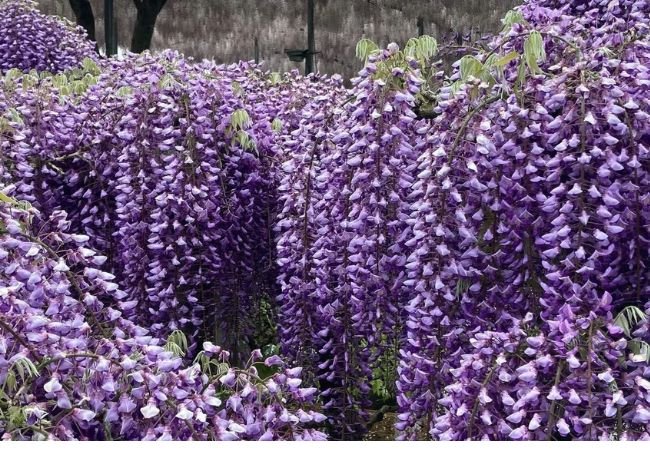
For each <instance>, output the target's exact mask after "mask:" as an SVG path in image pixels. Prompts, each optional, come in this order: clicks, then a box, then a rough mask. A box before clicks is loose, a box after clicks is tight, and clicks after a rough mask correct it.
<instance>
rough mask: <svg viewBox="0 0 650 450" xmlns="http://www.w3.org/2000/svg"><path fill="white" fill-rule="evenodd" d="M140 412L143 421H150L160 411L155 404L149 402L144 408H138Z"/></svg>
mask: <svg viewBox="0 0 650 450" xmlns="http://www.w3.org/2000/svg"><path fill="white" fill-rule="evenodd" d="M140 412H141V413H142V415H143V416H144V418H145V419H151V418H152V417H156V416H157V415H158V414H159V413H160V410H159V409H158V407H157V406H156V405H155V403H153V402H149V403H148V404H147V405H146V406H143V407H142V408H140Z"/></svg>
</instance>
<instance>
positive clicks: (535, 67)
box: [524, 31, 546, 73]
mask: <svg viewBox="0 0 650 450" xmlns="http://www.w3.org/2000/svg"><path fill="white" fill-rule="evenodd" d="M524 59H525V60H526V64H527V65H528V68H529V69H530V70H531V72H533V73H540V72H541V71H542V70H541V69H540V68H539V62H541V61H544V60H545V59H546V51H545V50H544V40H543V39H542V35H541V34H539V32H538V31H533V32H531V33H530V34H529V35H528V37H527V38H526V40H525V41H524Z"/></svg>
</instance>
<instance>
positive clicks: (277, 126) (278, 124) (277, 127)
mask: <svg viewBox="0 0 650 450" xmlns="http://www.w3.org/2000/svg"><path fill="white" fill-rule="evenodd" d="M271 128H272V129H273V131H275V132H276V133H279V132H280V131H282V121H281V120H280V119H278V118H277V117H276V118H275V119H273V122H271Z"/></svg>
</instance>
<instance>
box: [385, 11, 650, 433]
mask: <svg viewBox="0 0 650 450" xmlns="http://www.w3.org/2000/svg"><path fill="white" fill-rule="evenodd" d="M594 3H596V2H594ZM609 3H610V4H614V3H616V4H619V3H620V4H621V5H622V6H621V7H624V8H626V11H627V12H628V13H629V14H625V15H622V16H620V15H618V14H616V11H618V10H617V9H616V8H615V7H612V8H610V11H612V19H611V20H610V21H607V22H605V23H600V24H598V25H597V26H596V25H593V24H594V23H597V22H590V14H586V15H585V16H584V17H577V16H569V15H564V14H563V13H566V12H567V11H570V9H565V10H562V11H557V10H552V9H546V8H542V7H540V6H538V5H536V4H535V3H532V4H531V5H528V6H526V7H524V8H522V9H521V13H522V16H523V18H525V19H527V20H528V22H524V23H516V24H513V25H512V27H511V28H510V29H508V30H506V31H504V33H503V34H502V35H500V36H498V37H497V38H496V39H495V41H494V43H493V48H494V49H495V50H494V51H493V54H496V55H497V57H498V58H500V57H502V56H501V55H508V54H520V53H521V54H523V55H527V60H526V61H525V62H521V65H523V64H527V65H528V68H527V69H526V68H525V70H530V71H531V72H533V73H532V74H530V75H526V72H525V71H522V69H521V67H522V66H521V65H519V64H518V63H517V62H516V60H514V59H512V58H510V59H509V61H508V62H507V63H506V65H505V66H504V67H502V73H501V74H499V73H495V74H494V76H495V77H498V79H497V82H496V83H494V80H490V78H489V77H485V76H482V78H483V81H482V80H481V79H474V80H473V81H472V80H471V79H470V80H468V81H467V82H466V83H465V87H464V88H463V89H461V91H460V92H453V90H452V89H451V88H450V89H443V90H442V92H441V94H440V102H439V104H438V107H437V112H438V114H439V116H438V117H437V118H436V119H435V121H434V125H433V127H432V131H431V132H432V138H431V141H430V145H429V148H428V150H427V151H425V152H423V153H422V154H421V156H420V159H419V163H420V164H419V173H418V174H417V178H418V181H417V182H416V183H415V184H414V185H413V188H414V193H413V200H414V202H413V204H412V207H411V209H412V212H411V220H412V233H411V234H410V237H411V239H413V241H412V245H413V249H414V252H413V253H412V254H411V256H410V257H409V262H408V263H407V267H408V268H409V273H408V278H409V280H408V281H407V284H409V285H411V286H412V287H413V289H415V292H414V296H413V298H412V300H411V301H410V302H409V304H408V306H407V308H406V310H407V312H408V314H409V316H408V319H407V323H410V324H412V327H409V329H408V332H407V340H406V346H405V348H404V349H403V352H402V354H401V355H402V360H401V363H400V380H399V382H398V388H399V390H400V394H399V396H398V405H399V407H400V414H399V416H398V419H399V422H398V424H397V428H398V430H399V431H400V433H401V436H402V437H403V438H413V437H416V436H418V434H419V433H420V432H428V433H430V434H431V436H432V437H434V438H438V439H545V438H548V439H560V438H566V439H647V438H649V437H650V436H649V434H648V433H649V431H650V421H649V420H648V419H649V416H648V414H647V411H648V406H649V404H648V400H649V399H650V397H648V391H647V389H646V388H647V387H648V385H647V383H645V380H646V379H647V377H648V374H649V373H650V369H649V367H648V355H647V353H646V351H644V350H641V351H639V349H644V348H647V347H645V345H647V344H644V343H643V342H639V340H638V339H639V338H640V339H641V341H643V340H644V339H647V326H646V328H645V330H646V331H643V327H640V328H638V329H637V330H636V331H635V321H634V320H628V319H625V318H624V317H626V316H627V315H628V314H629V312H630V310H634V311H636V314H638V317H643V310H646V311H647V310H648V308H649V307H650V304H648V303H647V299H648V292H649V289H650V283H649V279H648V265H649V264H650V260H649V259H648V244H649V243H650V239H649V238H650V236H649V235H648V229H649V228H648V224H649V223H650V222H649V219H650V216H649V215H648V202H649V201H650V189H649V183H650V177H649V174H648V168H649V167H650V161H649V160H648V158H649V157H650V154H649V153H648V144H649V141H648V138H649V136H650V128H649V127H648V117H649V116H648V112H649V108H648V104H647V97H648V93H649V91H648V86H649V80H650V72H649V68H648V67H649V62H650V59H649V56H650V53H649V52H648V50H649V47H648V42H647V32H648V26H647V17H648V16H647V13H648V5H647V3H644V2H609ZM530 24H532V25H534V27H535V29H536V30H537V33H539V34H538V35H536V34H535V33H536V32H535V31H532V30H531V29H530V28H529V27H530V26H531V25H530ZM533 36H534V37H539V36H541V37H543V39H541V44H542V45H543V47H542V49H541V51H539V49H538V53H537V55H535V53H534V52H531V48H534V39H533V38H532V37H533ZM559 37H561V38H559ZM510 52H514V53H510ZM543 54H545V55H546V62H544V63H542V62H541V58H540V56H541V55H543ZM490 56H491V55H490ZM538 60H539V64H540V65H539V66H538ZM477 61H478V62H479V64H480V61H479V60H477ZM483 63H485V64H484V67H487V66H488V60H486V59H483ZM540 68H541V69H540ZM463 70H467V66H464V67H463V65H462V64H461V66H460V71H461V72H462V71H463ZM542 71H544V72H545V73H544V74H541V72H542ZM522 72H523V75H522ZM482 75H483V74H482ZM456 76H457V77H459V78H460V77H462V73H461V74H457V75H456ZM422 247H426V248H428V249H430V251H429V252H426V253H425V252H418V250H420V249H421V248H422ZM623 323H624V324H625V326H623V327H622V326H621V325H622V324H623ZM644 333H645V337H643V335H644Z"/></svg>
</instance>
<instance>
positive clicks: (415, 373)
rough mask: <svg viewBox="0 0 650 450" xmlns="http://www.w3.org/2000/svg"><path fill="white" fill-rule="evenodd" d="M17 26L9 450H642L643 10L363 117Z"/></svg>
mask: <svg viewBox="0 0 650 450" xmlns="http://www.w3.org/2000/svg"><path fill="white" fill-rule="evenodd" d="M0 9H3V11H4V10H6V11H8V12H9V13H8V14H5V15H3V16H2V17H1V18H0V43H3V42H14V41H16V42H17V41H18V37H20V38H21V39H23V38H24V39H28V40H27V41H25V43H23V44H20V46H21V47H20V48H21V51H20V52H18V50H16V49H15V48H14V47H12V46H11V45H13V44H11V45H9V44H7V45H4V44H2V46H0V52H2V51H5V52H8V53H7V54H11V57H12V58H14V59H12V60H9V59H5V60H0V61H2V63H0V72H1V73H2V77H1V78H0V262H2V264H0V312H1V315H0V384H2V385H3V386H4V387H3V388H2V391H0V393H1V394H0V395H1V397H0V414H1V415H0V430H1V431H2V433H4V434H3V437H4V438H5V439H62V440H67V439H79V440H90V439H102V440H112V439H120V440H124V439H131V440H143V439H161V440H164V439H174V440H190V439H191V440H207V439H211V440H232V439H263V440H264V439H273V440H279V439H294V440H295V439H325V438H326V437H329V438H333V439H360V438H363V437H364V435H365V434H366V432H367V431H368V428H369V426H372V424H373V423H374V422H375V421H376V417H377V414H378V413H376V410H377V409H379V405H380V404H382V405H384V407H383V408H382V409H381V411H380V412H383V411H385V409H386V408H388V409H391V408H392V409H393V410H394V411H395V413H396V414H395V417H396V419H395V421H394V427H395V436H396V438H398V439H403V440H410V439H433V440H650V381H649V380H650V321H649V320H648V316H649V315H650V300H649V299H650V271H649V265H650V173H649V171H650V42H649V32H650V21H649V17H650V4H648V2H647V1H645V0H576V1H569V2H559V1H551V0H548V1H547V0H530V1H528V2H526V3H524V5H522V6H520V7H518V8H516V9H515V10H513V11H511V12H510V13H509V14H508V15H507V16H506V17H505V18H504V20H503V29H502V30H501V31H500V32H499V33H497V34H495V35H494V36H492V37H490V38H489V39H485V40H483V41H482V42H481V43H480V44H477V45H476V46H470V45H468V46H467V47H463V48H462V51H463V52H468V54H467V55H465V56H463V57H462V58H461V59H460V60H459V61H458V62H456V63H455V64H453V66H452V67H451V71H447V72H445V71H444V70H442V68H443V67H444V66H445V65H444V64H442V63H441V62H440V61H436V52H437V43H436V41H435V40H434V39H433V38H430V37H428V36H421V37H419V38H414V39H412V40H410V41H409V42H408V43H407V44H406V45H405V46H403V47H402V48H400V47H399V46H397V45H396V44H390V45H389V46H388V47H387V48H386V49H379V48H377V47H376V46H375V45H374V44H372V43H371V42H370V41H367V40H362V41H361V42H360V43H359V45H358V47H357V52H358V54H359V56H360V58H361V59H363V60H364V63H365V66H364V68H363V70H362V71H361V72H360V73H359V75H358V77H357V78H355V79H353V80H352V81H351V87H350V88H346V87H344V82H343V80H342V79H341V78H340V77H338V76H332V77H328V76H323V75H311V76H301V75H299V74H298V73H297V72H293V73H288V74H278V73H271V72H268V71H266V70H264V69H263V68H262V66H259V65H256V64H253V63H247V62H241V63H238V64H233V65H229V66H224V65H218V64H216V63H214V62H212V61H195V60H192V59H191V58H186V57H184V56H183V55H180V54H178V53H176V52H173V51H164V52H161V53H158V54H149V53H144V54H143V55H130V54H126V55H123V56H122V57H121V58H119V59H105V60H101V61H100V60H98V59H97V57H96V56H95V54H94V52H93V51H92V48H91V47H90V46H89V45H88V44H83V45H79V46H76V47H74V46H72V45H71V44H70V43H69V42H68V41H65V40H66V39H78V40H83V35H82V34H81V33H80V32H78V31H76V30H75V29H74V28H72V27H71V26H69V25H68V24H64V23H63V22H59V21H58V20H55V19H50V18H45V17H44V16H42V15H40V14H39V13H37V12H36V11H35V9H34V8H33V5H31V4H30V3H29V2H25V1H22V2H21V1H18V0H5V1H3V0H0ZM24 16H29V17H32V16H33V18H31V19H29V20H30V21H32V22H33V26H34V27H40V26H41V25H42V26H43V28H44V29H50V28H52V29H55V30H57V31H56V32H54V33H53V35H55V36H58V34H57V33H59V32H61V33H63V31H59V30H65V33H67V34H66V37H59V38H57V39H59V40H63V41H65V42H68V43H66V44H65V45H64V46H63V47H61V49H62V50H61V51H60V52H58V53H56V52H54V51H53V50H52V49H54V48H55V46H53V45H51V44H49V43H48V41H46V40H43V41H41V40H38V39H36V38H34V39H35V40H34V41H33V42H35V43H36V44H38V45H36V44H33V45H34V46H33V47H32V46H30V45H29V42H32V41H29V39H32V38H33V37H34V36H36V35H37V33H35V32H26V34H24V35H22V34H20V33H19V34H18V35H17V34H16V33H18V31H16V30H17V29H16V28H15V27H16V24H18V25H19V26H18V28H20V27H22V25H20V24H21V23H22V22H21V21H24V20H28V19H24ZM12 27H13V28H12ZM21 36H22V37H21ZM41 43H42V45H44V46H45V47H47V48H48V49H50V50H51V51H50V52H47V51H45V50H44V49H42V48H41V47H39V45H41ZM86 47H87V48H86ZM32 48H33V49H32ZM71 48H74V50H75V52H74V54H73V53H67V52H66V50H65V49H71ZM457 51H459V50H458V49H455V50H454V52H457ZM445 54H446V53H445ZM1 55H2V54H1V53H0V56H1ZM16 58H18V59H16ZM39 58H41V59H39ZM42 58H46V59H42ZM47 58H49V59H47ZM19 59H20V61H19ZM4 61H8V62H7V65H6V66H5V65H2V64H4ZM21 61H22V62H21ZM32 69H36V70H35V71H31V72H30V70H32ZM276 319H277V324H276V323H275V320H276ZM262 322H263V323H262ZM276 326H277V330H276ZM262 335H263V336H262ZM267 344H272V345H270V346H269V348H271V350H265V351H264V352H262V351H261V350H258V349H259V348H262V347H264V346H266V345H267ZM276 344H277V345H276ZM275 348H277V349H279V353H280V355H276V354H275V351H274V350H273V349H275ZM303 380H304V381H303ZM310 386H313V387H310ZM386 405H387V406H386Z"/></svg>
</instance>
